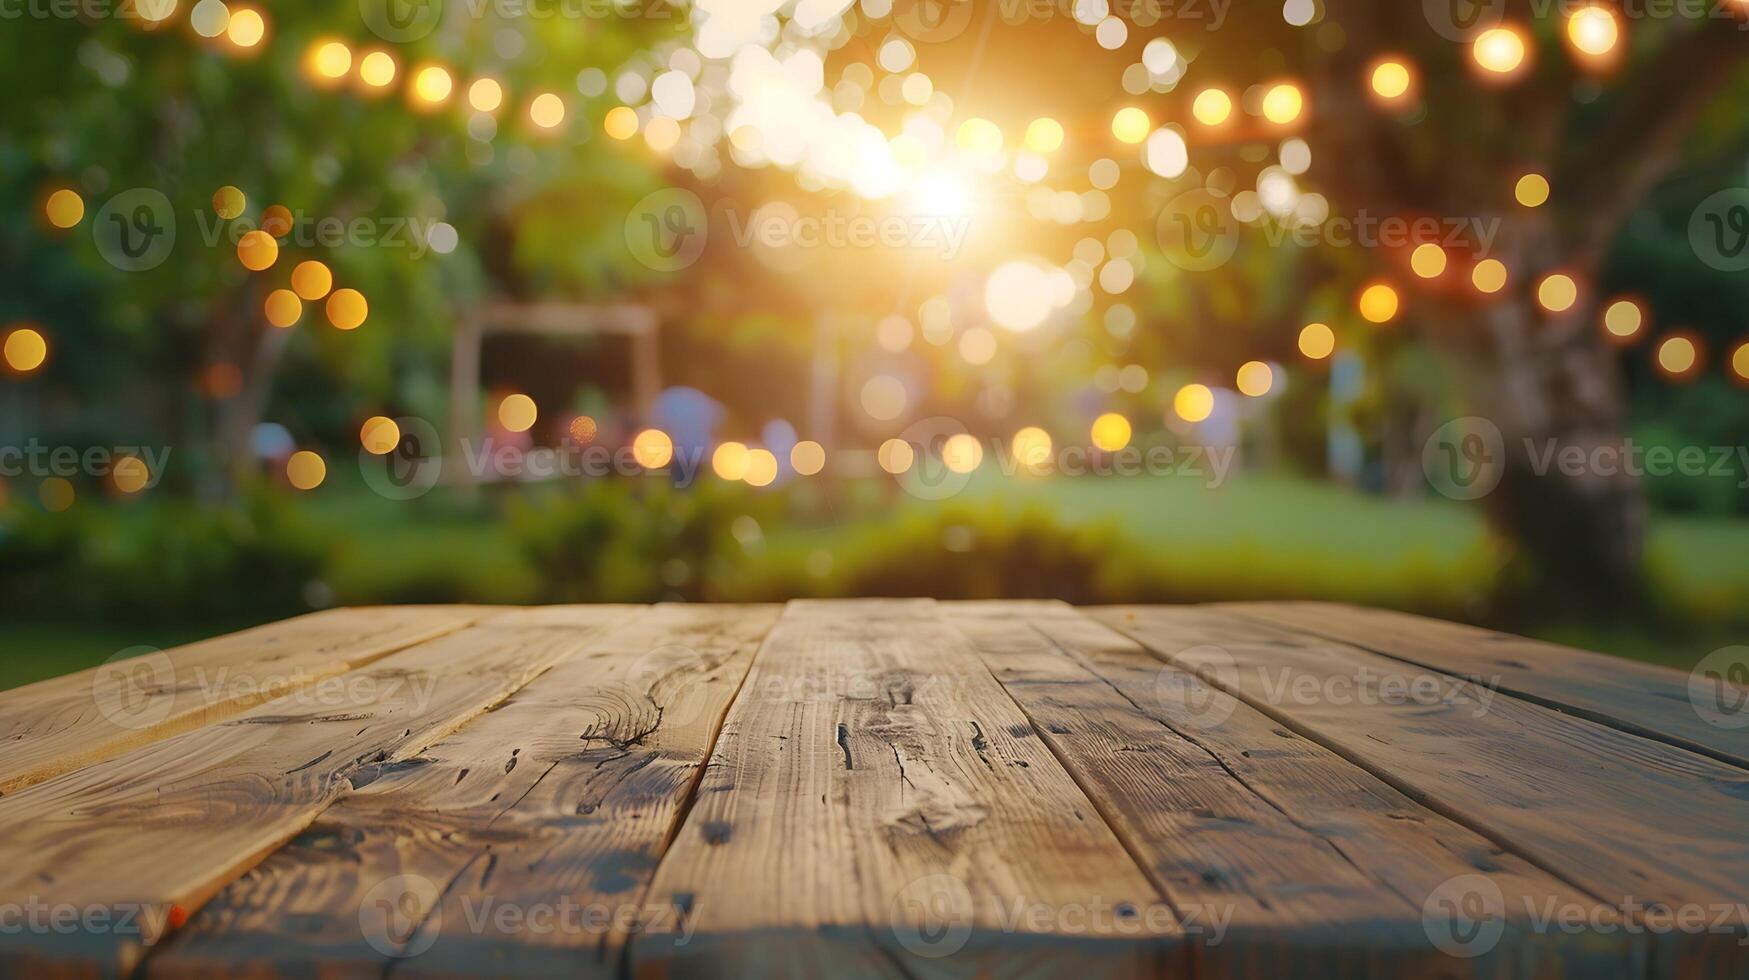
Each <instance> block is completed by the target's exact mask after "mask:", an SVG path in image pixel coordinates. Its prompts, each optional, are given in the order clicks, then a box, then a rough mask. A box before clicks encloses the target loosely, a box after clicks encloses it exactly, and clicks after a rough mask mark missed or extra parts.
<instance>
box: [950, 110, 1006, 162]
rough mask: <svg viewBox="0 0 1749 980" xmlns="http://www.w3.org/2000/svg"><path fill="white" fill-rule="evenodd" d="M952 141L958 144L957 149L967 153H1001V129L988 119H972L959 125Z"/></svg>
mask: <svg viewBox="0 0 1749 980" xmlns="http://www.w3.org/2000/svg"><path fill="white" fill-rule="evenodd" d="M954 140H955V142H957V143H958V144H959V148H960V149H962V150H964V151H966V152H967V153H976V154H991V153H1000V152H1002V129H1001V127H999V126H997V125H996V124H995V123H993V122H991V121H990V120H988V119H980V118H976V117H974V118H971V119H967V120H966V121H965V122H963V123H960V128H959V130H958V131H957V132H956V133H955V135H954Z"/></svg>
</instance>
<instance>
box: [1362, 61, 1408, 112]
mask: <svg viewBox="0 0 1749 980" xmlns="http://www.w3.org/2000/svg"><path fill="white" fill-rule="evenodd" d="M1413 83H1414V76H1413V75H1412V74H1411V73H1410V71H1409V66H1408V64H1406V63H1405V62H1402V61H1398V60H1397V59H1395V58H1386V59H1385V60H1383V61H1380V62H1378V63H1377V64H1375V65H1373V69H1372V77H1371V85H1372V91H1373V94H1374V95H1376V96H1378V97H1379V98H1381V99H1384V100H1385V101H1386V102H1395V101H1396V100H1398V99H1400V98H1402V97H1403V96H1405V95H1408V94H1409V86H1410V85H1412V84H1413Z"/></svg>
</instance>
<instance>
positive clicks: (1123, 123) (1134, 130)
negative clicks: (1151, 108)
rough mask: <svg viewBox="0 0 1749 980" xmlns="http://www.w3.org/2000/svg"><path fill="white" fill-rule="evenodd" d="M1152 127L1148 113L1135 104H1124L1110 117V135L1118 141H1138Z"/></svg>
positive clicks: (1144, 137)
mask: <svg viewBox="0 0 1749 980" xmlns="http://www.w3.org/2000/svg"><path fill="white" fill-rule="evenodd" d="M1153 128H1154V124H1153V123H1152V122H1150V121H1149V120H1148V114H1147V113H1146V112H1143V111H1142V110H1140V109H1138V108H1136V107H1135V106H1125V107H1124V108H1122V109H1119V110H1118V111H1117V115H1115V116H1112V117H1111V135H1113V136H1116V137H1117V138H1118V140H1119V141H1120V142H1124V143H1140V142H1141V141H1143V140H1145V139H1147V138H1148V133H1149V132H1150V131H1152V130H1153ZM1060 141H1061V137H1060V135H1059V142H1060Z"/></svg>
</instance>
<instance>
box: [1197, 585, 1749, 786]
mask: <svg viewBox="0 0 1749 980" xmlns="http://www.w3.org/2000/svg"><path fill="white" fill-rule="evenodd" d="M1211 608H1214V609H1220V610H1223V611H1227V612H1233V613H1237V614H1238V615H1241V616H1246V617H1249V618H1252V619H1256V620H1260V621H1263V622H1267V623H1271V624H1274V625H1276V626H1282V627H1286V628H1288V629H1291V630H1294V631H1296V632H1301V633H1311V634H1313V635H1316V636H1322V637H1325V638H1327V639H1332V640H1340V641H1341V642H1343V643H1347V644H1350V645H1351V646H1357V647H1360V648H1362V649H1365V650H1371V651H1373V652H1374V653H1382V654H1385V655H1386V656H1390V657H1395V658H1397V659H1398V660H1404V661H1408V662H1409V663H1413V664H1419V665H1420V666H1423V667H1430V668H1433V669H1434V670H1442V671H1445V672H1446V673H1449V674H1455V675H1457V676H1459V677H1465V678H1468V679H1470V680H1474V681H1477V682H1479V683H1492V684H1494V685H1495V686H1497V687H1499V688H1500V689H1501V690H1503V691H1508V692H1510V693H1512V694H1514V695H1517V696H1519V697H1521V698H1524V699H1526V700H1530V701H1535V702H1537V703H1538V704H1542V705H1546V706H1548V707H1552V708H1555V709H1557V710H1560V711H1564V712H1566V713H1568V714H1573V715H1578V716H1580V717H1582V718H1589V719H1591V720H1592V721H1596V722H1601V723H1603V724H1605V725H1610V726H1612V727H1615V728H1620V729H1622V730H1623V731H1627V732H1632V733H1634V734H1636V735H1644V736H1646V737H1648V738H1655V739H1658V740H1660V741H1664V742H1669V743H1670V744H1672V745H1679V746H1681V747H1683V748H1686V749H1689V750H1691V751H1695V752H1700V753H1702V754H1704V755H1710V756H1712V757H1714V758H1716V759H1721V760H1723V761H1726V762H1730V763H1733V764H1735V765H1739V766H1745V767H1749V725H1745V726H1739V727H1736V728H1730V727H1724V726H1721V725H1715V724H1711V723H1709V722H1708V721H1707V720H1706V719H1704V718H1703V717H1701V715H1700V713H1699V712H1697V711H1696V710H1694V706H1693V702H1692V701H1691V697H1690V688H1689V685H1690V683H1691V678H1690V676H1689V675H1687V674H1684V673H1681V672H1679V671H1675V670H1671V669H1669V668H1666V667H1657V666H1653V665H1651V664H1642V663H1636V662H1634V661H1632V660H1624V659H1621V658H1620V657H1606V656H1603V655H1602V654H1597V653H1590V652H1587V651H1584V650H1576V649H1574V648H1572V647H1565V646H1561V645H1559V644H1555V643H1545V642H1543V641H1541V640H1532V639H1528V638H1526V637H1522V636H1513V635H1512V634H1510V633H1499V632H1495V631H1493V630H1487V629H1482V628H1480V627H1476V626H1467V625H1464V624H1462V623H1448V622H1445V621H1443V620H1438V619H1428V618H1426V617H1422V616H1413V615H1410V614H1408V613H1402V612H1396V611H1394V610H1389V609H1366V608H1362V607H1359V606H1345V605H1340V604H1336V603H1323V602H1239V603H1221V604H1218V605H1215V606H1212V607H1211ZM1695 683H1704V679H1701V680H1696V681H1695ZM1714 683H1727V682H1725V681H1722V680H1719V681H1714ZM1696 695H1697V696H1704V692H1701V691H1697V692H1696ZM1715 696H1716V695H1715ZM1734 700H1735V701H1736V702H1737V703H1749V691H1742V692H1738V695H1737V697H1736V698H1735V699H1734ZM1746 717H1749V716H1746Z"/></svg>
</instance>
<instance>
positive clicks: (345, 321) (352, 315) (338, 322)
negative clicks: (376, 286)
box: [327, 289, 370, 330]
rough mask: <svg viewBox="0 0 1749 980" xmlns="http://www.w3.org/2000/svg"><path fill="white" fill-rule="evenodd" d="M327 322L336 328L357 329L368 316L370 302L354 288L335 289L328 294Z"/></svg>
mask: <svg viewBox="0 0 1749 980" xmlns="http://www.w3.org/2000/svg"><path fill="white" fill-rule="evenodd" d="M327 313H328V322H329V323H331V324H333V325H334V327H335V329H337V330H357V329H358V328H359V327H361V326H363V325H364V321H365V320H366V319H367V318H368V317H369V316H370V304H369V303H367V302H365V299H364V294H363V293H361V292H359V291H358V290H356V289H336V290H334V291H333V292H332V293H329V294H328V305H327Z"/></svg>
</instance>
